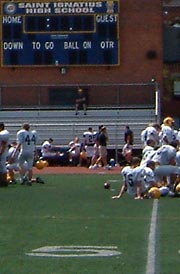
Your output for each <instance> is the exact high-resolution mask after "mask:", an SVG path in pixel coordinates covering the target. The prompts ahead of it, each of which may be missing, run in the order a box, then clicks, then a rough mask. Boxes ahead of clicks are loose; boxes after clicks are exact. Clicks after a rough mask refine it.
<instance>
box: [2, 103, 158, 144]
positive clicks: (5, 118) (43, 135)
mask: <svg viewBox="0 0 180 274" xmlns="http://www.w3.org/2000/svg"><path fill="white" fill-rule="evenodd" d="M0 115H1V119H0V120H1V121H2V122H4V123H5V125H6V128H7V130H9V132H10V141H13V140H15V139H16V132H17V131H18V130H19V129H20V128H21V125H22V124H23V123H25V122H28V123H30V125H31V128H32V129H35V130H37V131H38V134H39V142H38V145H40V144H41V143H42V142H43V140H45V139H47V138H49V137H52V138H53V139H54V144H55V145H57V146H66V145H67V144H68V143H69V141H71V140H73V139H74V137H75V136H78V137H79V138H80V140H81V139H82V134H83V132H84V131H86V130H87V129H88V127H90V126H91V127H93V129H94V131H97V130H98V126H99V125H101V124H103V125H105V126H106V127H107V130H108V134H109V144H108V147H109V148H114V149H118V148H122V146H123V144H124V139H123V138H124V129H125V126H126V125H129V126H130V128H131V129H132V130H133V132H134V146H135V147H137V148H138V147H141V140H140V133H141V131H142V130H143V129H144V128H145V127H146V126H147V125H148V124H149V123H150V122H155V121H156V117H155V112H154V109H152V108H137V109H136V108H133V109H131V108H122V109H118V108H107V109H102V108H101V109H99V108H94V109H88V111H87V115H84V114H83V112H81V111H80V112H79V115H77V116H76V115H75V111H74V110H72V109H70V110H62V109H61V110H57V109H51V110H50V109H43V110H40V109H34V110H33V109H31V110H18V109H16V110H2V111H1V113H0Z"/></svg>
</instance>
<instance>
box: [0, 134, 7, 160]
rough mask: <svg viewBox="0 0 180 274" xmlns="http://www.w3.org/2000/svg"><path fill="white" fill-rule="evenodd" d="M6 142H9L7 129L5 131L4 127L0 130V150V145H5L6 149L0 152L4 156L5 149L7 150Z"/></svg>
mask: <svg viewBox="0 0 180 274" xmlns="http://www.w3.org/2000/svg"><path fill="white" fill-rule="evenodd" d="M8 143H9V131H7V130H6V129H4V130H2V131H0V150H1V147H2V146H4V145H5V146H6V149H5V151H4V153H3V154H1V157H2V156H4V155H5V156H6V154H7V151H8Z"/></svg>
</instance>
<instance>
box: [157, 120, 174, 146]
mask: <svg viewBox="0 0 180 274" xmlns="http://www.w3.org/2000/svg"><path fill="white" fill-rule="evenodd" d="M159 137H160V142H161V144H162V145H167V144H170V143H171V142H172V141H174V130H173V129H172V128H171V127H169V126H165V125H162V129H161V132H160V134H159ZM165 138H166V139H167V141H166V140H165Z"/></svg>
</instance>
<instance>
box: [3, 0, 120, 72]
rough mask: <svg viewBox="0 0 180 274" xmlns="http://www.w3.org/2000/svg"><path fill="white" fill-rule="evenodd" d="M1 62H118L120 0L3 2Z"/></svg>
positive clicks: (27, 64) (19, 64) (23, 63)
mask: <svg viewBox="0 0 180 274" xmlns="http://www.w3.org/2000/svg"><path fill="white" fill-rule="evenodd" d="M1 36H2V37H1V55H2V56H1V66H2V67H16V66H103V65H106V66H115V65H119V1H118V0H117V1H116V0H113V1H111V0H110V1H104V0H100V1H98V0H97V1H91V0H89V1H87V0H86V1H69V0H66V1H50V2H47V1H44V2H42V1H39V2H35V1H34V2H32V0H31V1H28V2H27V1H24V2H19V1H2V2H1Z"/></svg>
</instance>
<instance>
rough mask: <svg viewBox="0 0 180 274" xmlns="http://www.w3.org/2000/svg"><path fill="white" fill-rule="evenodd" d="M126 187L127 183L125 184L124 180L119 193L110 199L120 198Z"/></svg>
mask: <svg viewBox="0 0 180 274" xmlns="http://www.w3.org/2000/svg"><path fill="white" fill-rule="evenodd" d="M126 189H127V184H126V182H124V183H123V185H122V187H121V190H120V191H119V194H118V195H116V196H112V199H120V198H121V197H122V196H123V194H124V192H125V191H126Z"/></svg>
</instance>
